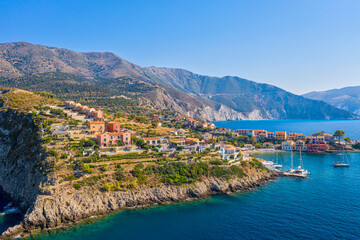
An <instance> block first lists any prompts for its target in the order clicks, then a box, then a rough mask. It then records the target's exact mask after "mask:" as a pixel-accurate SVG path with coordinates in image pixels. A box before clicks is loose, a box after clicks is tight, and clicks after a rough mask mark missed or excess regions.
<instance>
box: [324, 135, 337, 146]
mask: <svg viewBox="0 0 360 240" xmlns="http://www.w3.org/2000/svg"><path fill="white" fill-rule="evenodd" d="M323 136H324V140H325V142H326V143H328V144H329V143H334V142H335V137H334V135H333V134H328V133H325V134H324V135H323Z"/></svg>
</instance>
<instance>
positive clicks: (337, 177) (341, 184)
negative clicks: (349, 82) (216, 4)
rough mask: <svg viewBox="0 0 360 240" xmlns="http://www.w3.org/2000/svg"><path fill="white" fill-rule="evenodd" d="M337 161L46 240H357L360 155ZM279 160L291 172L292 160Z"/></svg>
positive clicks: (313, 158)
mask: <svg viewBox="0 0 360 240" xmlns="http://www.w3.org/2000/svg"><path fill="white" fill-rule="evenodd" d="M258 157H262V158H264V159H267V160H272V159H273V158H274V154H270V153H268V154H260V155H258ZM337 158H338V156H337V155H335V154H334V155H316V154H303V159H304V167H305V168H306V169H307V170H308V171H310V172H311V173H312V175H311V176H310V178H309V179H294V178H279V179H277V180H275V181H274V182H271V183H270V184H268V185H266V186H264V187H260V188H257V189H255V190H253V191H250V192H246V193H241V194H237V195H233V196H215V197H212V198H211V199H208V200H203V201H200V202H195V203H185V204H175V205H169V206H161V207H156V208H151V209H146V210H131V211H122V212H120V213H118V214H115V215H113V216H110V217H108V218H106V219H103V220H99V221H97V222H95V223H92V224H90V225H85V226H80V227H76V228H73V229H71V230H67V231H65V232H62V233H57V234H52V235H47V236H45V237H44V238H42V239H59V240H60V239H87V240H91V239H154V240H155V239H157V240H160V239H164V240H165V239H359V238H360V228H359V221H360V202H359V199H360V154H355V153H353V154H350V155H349V159H350V164H351V167H349V168H333V167H332V166H331V164H332V163H333V161H335V160H336V159H337ZM279 159H280V160H279V162H280V163H282V164H283V165H284V170H285V169H288V168H290V165H291V161H290V154H288V153H279ZM298 164H299V161H298V155H297V154H294V165H295V166H296V165H298Z"/></svg>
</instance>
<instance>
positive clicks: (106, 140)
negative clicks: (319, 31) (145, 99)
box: [51, 101, 346, 162]
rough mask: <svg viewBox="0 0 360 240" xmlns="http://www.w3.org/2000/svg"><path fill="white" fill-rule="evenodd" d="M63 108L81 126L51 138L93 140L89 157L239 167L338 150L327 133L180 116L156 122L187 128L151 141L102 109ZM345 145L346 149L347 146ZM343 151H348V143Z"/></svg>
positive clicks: (63, 128) (56, 129) (56, 128)
mask: <svg viewBox="0 0 360 240" xmlns="http://www.w3.org/2000/svg"><path fill="white" fill-rule="evenodd" d="M61 109H62V110H61V111H63V110H64V111H65V112H66V114H67V115H68V116H69V117H70V118H71V119H73V120H76V121H78V122H82V124H80V125H79V126H76V127H74V126H73V127H70V126H69V125H67V124H62V125H56V124H55V125H53V126H52V127H51V130H52V135H55V136H68V137H69V138H77V139H83V140H93V141H94V142H95V145H90V146H89V147H87V148H85V149H84V155H92V154H94V153H95V152H97V153H98V154H99V155H100V154H107V155H116V154H124V153H142V152H144V151H148V150H149V151H155V152H159V153H163V154H168V155H173V154H175V153H177V154H179V155H187V154H188V155H190V154H202V153H212V154H214V153H215V154H216V155H217V156H218V157H219V158H220V159H222V160H227V161H230V162H234V161H239V160H248V159H250V157H251V154H252V153H254V152H256V151H275V150H282V151H302V152H326V151H329V150H336V148H334V143H335V142H336V140H337V139H336V137H335V136H334V135H333V134H327V133H323V132H321V133H318V134H314V135H309V136H305V135H304V134H302V133H287V132H285V131H276V132H269V131H266V130H257V129H237V130H233V129H227V128H218V127H216V126H215V125H214V124H213V123H211V122H203V121H199V120H196V119H194V118H191V117H184V116H181V115H176V116H173V117H171V118H166V117H163V116H160V115H154V116H152V118H153V119H156V126H155V128H156V127H161V126H162V125H166V124H167V123H174V125H175V126H183V128H179V129H176V128H165V130H166V131H162V133H160V134H159V133H155V134H152V135H153V136H151V135H149V134H148V133H149V132H148V133H141V134H140V133H139V132H137V131H136V130H132V129H130V128H127V127H126V126H127V124H123V123H120V122H119V121H110V120H108V119H106V118H105V117H104V113H103V112H102V111H101V110H96V109H94V108H89V107H87V106H84V105H81V104H80V103H75V102H73V101H66V102H64V105H63V106H62V108H61ZM126 117H128V116H126ZM179 123H181V124H180V125H179ZM234 139H237V140H239V141H240V144H239V142H236V141H235V143H234ZM338 140H340V138H339V139H338ZM339 142H340V141H339ZM340 143H343V144H345V143H344V141H343V142H340ZM344 147H345V148H346V144H345V145H344Z"/></svg>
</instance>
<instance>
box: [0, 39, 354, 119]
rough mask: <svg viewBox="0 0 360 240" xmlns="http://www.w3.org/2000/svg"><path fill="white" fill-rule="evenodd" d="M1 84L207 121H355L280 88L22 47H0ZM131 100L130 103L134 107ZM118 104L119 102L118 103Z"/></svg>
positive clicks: (111, 58) (95, 54)
mask: <svg viewBox="0 0 360 240" xmlns="http://www.w3.org/2000/svg"><path fill="white" fill-rule="evenodd" d="M0 78H1V79H0V80H1V81H0V83H1V85H3V86H14V87H18V88H23V89H27V90H31V91H51V92H53V93H55V94H56V95H58V96H60V97H62V98H65V97H66V98H68V99H72V98H76V99H79V98H81V97H83V98H84V97H86V101H97V102H102V103H104V102H106V104H105V105H107V104H108V102H109V101H115V100H114V99H119V96H125V99H130V100H129V101H127V102H126V101H125V100H124V98H123V99H122V102H121V104H120V103H119V102H118V103H113V105H114V106H115V105H116V106H120V105H127V104H134V103H133V101H137V102H139V104H140V105H147V106H151V107H152V108H155V109H169V110H172V111H177V112H180V113H182V114H184V115H188V116H193V117H198V118H202V119H206V120H238V119H353V118H357V115H355V114H352V113H350V112H348V111H344V110H340V109H337V108H335V107H333V106H330V105H329V104H326V103H324V102H321V101H316V100H310V99H307V98H304V97H302V96H297V95H294V94H292V93H289V92H287V91H285V90H283V89H280V88H278V87H275V86H272V85H268V84H259V83H256V82H253V81H249V80H246V79H241V78H238V77H229V76H227V77H222V78H219V77H209V76H205V75H198V74H195V73H192V72H189V71H187V70H183V69H173V68H158V67H147V68H142V67H140V66H138V65H135V64H133V63H130V62H128V61H126V60H124V59H122V58H120V57H118V56H116V55H115V54H113V53H109V52H100V53H99V52H89V53H81V52H75V51H71V50H67V49H62V48H55V47H46V46H41V45H36V44H31V43H26V42H15V43H4V44H0ZM132 100H133V101H132ZM119 101H120V100H119Z"/></svg>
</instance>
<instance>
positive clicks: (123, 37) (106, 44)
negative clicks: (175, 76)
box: [0, 0, 360, 94]
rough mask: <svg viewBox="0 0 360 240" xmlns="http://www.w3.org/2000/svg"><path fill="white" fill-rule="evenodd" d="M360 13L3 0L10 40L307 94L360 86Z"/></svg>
mask: <svg viewBox="0 0 360 240" xmlns="http://www.w3.org/2000/svg"><path fill="white" fill-rule="evenodd" d="M359 13H360V1H359V0H337V1H335V0H246V1H245V0H234V1H233V0H226V1H220V0H218V1H213V0H205V1H201V0H167V1H160V0H152V1H149V0H144V1H140V0H129V1H121V0H116V1H108V0H99V1H91V0H87V1H82V0H71V1H68V0H61V1H56V0H48V1H45V0H43V1H40V0H32V1H30V0H28V1H26V0H0V43H5V42H17V41H26V42H31V43H35V44H41V45H46V46H54V47H61V48H67V49H71V50H75V51H81V52H89V51H90V52H98V51H108V52H113V53H115V54H117V55H118V56H120V57H122V58H124V59H126V60H128V61H130V62H132V63H135V64H138V65H140V66H142V67H146V66H158V67H176V68H184V69H187V70H190V71H192V72H195V73H199V74H205V75H210V76H219V77H221V76H228V75H231V76H238V77H242V78H246V79H249V80H253V81H256V82H262V83H269V84H273V85H276V86H279V87H281V88H284V89H285V90H288V91H290V92H293V93H296V94H303V93H306V92H309V91H319V90H327V89H332V88H341V87H345V86H356V85H360V67H359V66H360V14H359Z"/></svg>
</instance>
